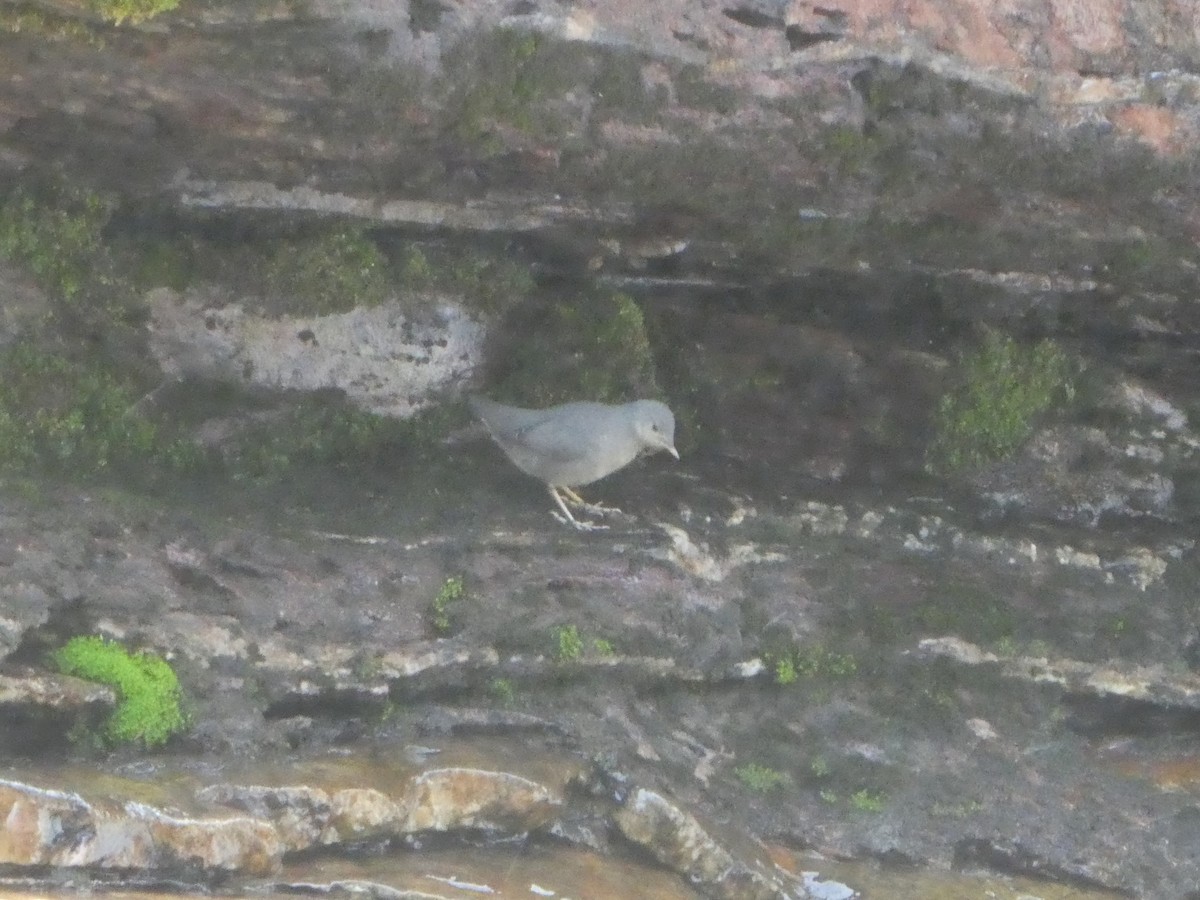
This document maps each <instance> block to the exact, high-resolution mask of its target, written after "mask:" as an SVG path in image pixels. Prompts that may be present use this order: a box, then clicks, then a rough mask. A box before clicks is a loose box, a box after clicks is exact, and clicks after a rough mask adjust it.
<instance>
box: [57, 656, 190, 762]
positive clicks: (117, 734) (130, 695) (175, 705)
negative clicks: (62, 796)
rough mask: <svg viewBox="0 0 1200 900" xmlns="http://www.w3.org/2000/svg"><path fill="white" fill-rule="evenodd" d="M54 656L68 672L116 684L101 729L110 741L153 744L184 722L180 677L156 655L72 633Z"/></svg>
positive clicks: (179, 729) (59, 664)
mask: <svg viewBox="0 0 1200 900" xmlns="http://www.w3.org/2000/svg"><path fill="white" fill-rule="evenodd" d="M54 661H55V663H56V664H57V665H58V668H59V669H60V670H61V671H62V672H64V673H65V674H67V675H77V676H78V677H80V678H86V679H87V680H89V681H98V682H100V683H101V684H107V685H111V686H112V687H114V688H116V690H117V694H118V700H119V702H118V704H117V708H116V709H115V710H114V711H113V714H112V716H111V717H110V718H109V720H108V722H107V724H106V725H105V728H104V734H103V738H104V739H105V740H107V741H109V742H111V743H114V744H127V743H141V744H144V745H145V746H147V747H157V746H158V745H160V744H163V743H165V742H166V740H167V738H169V737H170V736H171V735H173V734H175V733H176V732H178V731H181V730H182V729H183V728H184V726H185V725H186V724H187V721H186V718H185V717H184V714H183V711H182V710H181V709H180V708H179V700H180V690H179V679H178V678H176V677H175V672H174V671H173V670H172V669H171V667H170V666H169V665H168V664H167V663H166V661H165V660H163V659H162V658H161V657H159V656H155V655H154V654H152V653H130V652H129V651H128V650H126V649H125V648H124V647H122V646H121V645H120V644H117V643H114V642H113V641H107V640H105V639H104V638H102V637H76V638H72V639H71V640H70V641H68V642H67V644H66V645H65V646H64V647H61V648H60V649H59V650H57V651H56V652H55V654H54Z"/></svg>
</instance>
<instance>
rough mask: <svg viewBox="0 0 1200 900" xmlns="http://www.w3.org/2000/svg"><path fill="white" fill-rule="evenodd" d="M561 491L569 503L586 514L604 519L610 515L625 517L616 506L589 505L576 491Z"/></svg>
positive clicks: (565, 488)
mask: <svg viewBox="0 0 1200 900" xmlns="http://www.w3.org/2000/svg"><path fill="white" fill-rule="evenodd" d="M559 490H560V491H562V492H563V494H564V495H566V498H567V502H568V503H572V504H574V505H575V506H578V507H579V508H580V509H582V510H583V511H584V512H586V513H591V514H592V515H593V516H600V517H601V518H603V517H604V516H610V515H619V516H623V515H625V514H624V513H623V512H621V510H619V509H617V508H616V507H615V506H604V505H602V504H600V503H588V502H587V501H586V500H584V499H583V498H582V497H580V496H579V494H577V493H576V492H575V491H574V490H572V489H571V488H569V487H562V488H559Z"/></svg>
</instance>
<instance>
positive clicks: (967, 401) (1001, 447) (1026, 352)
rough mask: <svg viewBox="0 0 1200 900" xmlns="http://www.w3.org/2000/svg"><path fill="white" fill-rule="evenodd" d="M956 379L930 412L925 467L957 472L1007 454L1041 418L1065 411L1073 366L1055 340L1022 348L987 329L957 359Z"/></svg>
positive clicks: (1071, 391)
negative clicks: (930, 437)
mask: <svg viewBox="0 0 1200 900" xmlns="http://www.w3.org/2000/svg"><path fill="white" fill-rule="evenodd" d="M959 371H960V376H961V380H960V382H959V383H958V384H957V385H956V386H955V387H954V388H952V389H951V390H950V391H948V392H947V393H946V394H945V395H944V396H943V397H942V400H941V402H940V403H939V405H938V408H937V411H936V413H935V415H934V436H933V440H932V442H931V444H930V447H929V451H928V456H927V467H928V468H929V470H930V471H931V472H941V473H955V472H960V471H966V470H972V469H978V468H979V467H981V466H984V465H986V464H988V463H991V462H995V461H997V460H1002V459H1005V458H1007V457H1009V456H1011V455H1012V454H1013V453H1014V452H1016V450H1017V449H1018V448H1020V446H1021V445H1022V444H1023V443H1024V442H1025V441H1026V440H1027V439H1028V438H1029V436H1030V435H1031V434H1032V433H1033V429H1034V426H1035V425H1036V423H1037V421H1038V419H1039V418H1042V417H1044V416H1045V415H1047V414H1048V413H1050V412H1052V411H1053V410H1055V409H1057V410H1059V411H1062V410H1065V408H1066V407H1067V405H1068V404H1069V402H1070V401H1071V400H1073V399H1074V396H1075V374H1076V373H1075V369H1074V366H1073V364H1072V362H1071V360H1070V359H1069V358H1068V357H1067V355H1066V354H1065V353H1064V352H1063V350H1062V349H1061V348H1060V347H1059V346H1058V345H1057V344H1055V343H1054V342H1053V341H1041V342H1039V343H1037V344H1034V345H1032V346H1022V345H1020V344H1018V343H1017V342H1016V341H1014V340H1013V339H1012V338H1011V337H1008V336H1006V335H1001V334H999V333H997V332H989V333H988V334H987V336H986V337H985V338H984V341H983V343H982V345H981V346H980V347H979V348H978V349H977V350H975V351H973V352H971V353H968V354H966V355H965V356H963V358H962V359H961V361H960V364H959Z"/></svg>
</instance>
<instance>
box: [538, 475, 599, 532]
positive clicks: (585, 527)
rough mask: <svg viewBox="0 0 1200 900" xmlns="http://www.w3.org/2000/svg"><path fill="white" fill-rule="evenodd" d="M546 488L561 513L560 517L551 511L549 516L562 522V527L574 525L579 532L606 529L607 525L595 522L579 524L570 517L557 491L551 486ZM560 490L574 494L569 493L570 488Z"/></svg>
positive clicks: (569, 512)
mask: <svg viewBox="0 0 1200 900" xmlns="http://www.w3.org/2000/svg"><path fill="white" fill-rule="evenodd" d="M547 487H548V488H549V489H550V496H551V497H553V498H554V502H555V503H557V504H558V508H559V509H561V510H562V511H563V514H562V515H561V516H560V515H559V514H558V513H556V512H553V511H551V513H550V515H552V516H554V518H556V519H558V521H560V522H562V523H563V524H564V525H574V526H575V527H576V528H577V529H579V530H580V531H603V530H604V529H605V528H607V527H608V526H607V525H597V524H596V523H595V522H580V521H579V520H578V519H576V518H575V517H574V516H573V515H571V511H570V510H569V509H567V504H565V503H563V499H562V497H560V496H559V495H558V491H559V489H558V488H555V487H554V485H552V484H551V485H547ZM562 490H563V491H570V493H572V494H575V492H574V491H571V489H570V488H562ZM575 496H576V497H578V496H579V495H578V494H575ZM585 505H586V504H585ZM564 516H565V518H564Z"/></svg>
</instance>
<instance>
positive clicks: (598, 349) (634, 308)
mask: <svg viewBox="0 0 1200 900" xmlns="http://www.w3.org/2000/svg"><path fill="white" fill-rule="evenodd" d="M501 332H502V333H501V334H500V336H499V337H498V338H497V340H496V342H495V344H494V345H493V347H492V348H491V358H492V362H491V369H492V373H491V375H492V378H491V380H492V381H493V383H494V384H495V389H496V390H495V392H496V393H497V394H499V395H501V396H504V397H505V398H507V399H510V400H512V401H513V402H518V403H523V404H526V405H529V406H550V405H553V404H555V403H562V402H566V401H569V400H598V401H601V402H608V403H616V402H621V401H626V400H633V399H638V398H646V397H656V396H659V395H660V394H661V390H660V388H659V385H658V378H657V375H656V367H655V361H654V354H653V351H652V348H651V344H650V338H649V335H648V333H647V330H646V320H645V316H644V315H643V313H642V309H641V307H640V306H639V305H638V303H637V301H636V300H634V299H633V298H632V297H630V296H629V295H628V294H622V293H615V294H607V295H605V294H599V293H597V292H594V291H585V292H581V293H580V294H578V295H576V296H574V297H571V298H568V299H561V300H555V301H551V302H549V303H546V304H541V303H534V304H530V305H529V306H527V307H523V308H521V309H520V310H517V311H516V312H515V313H514V315H513V316H512V317H510V319H509V321H507V322H506V323H505V325H504V327H503V328H502V329H501Z"/></svg>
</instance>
